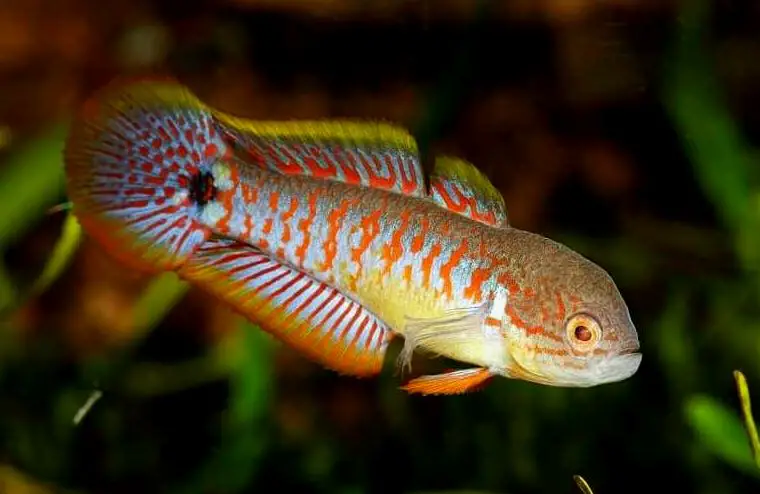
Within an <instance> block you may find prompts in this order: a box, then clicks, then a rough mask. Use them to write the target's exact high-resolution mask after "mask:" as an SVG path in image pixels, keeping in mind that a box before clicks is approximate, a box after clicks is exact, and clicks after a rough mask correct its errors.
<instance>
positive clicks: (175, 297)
mask: <svg viewBox="0 0 760 494" xmlns="http://www.w3.org/2000/svg"><path fill="white" fill-rule="evenodd" d="M188 289H189V285H188V284H187V283H186V282H185V281H182V280H181V279H180V278H179V276H177V274H176V273H174V272H167V273H162V274H160V275H158V276H157V277H156V278H155V279H154V280H153V281H151V283H150V285H148V287H147V288H146V289H145V291H143V294H142V296H141V297H140V299H139V300H138V301H137V306H136V307H135V319H136V320H135V329H136V332H137V333H139V334H144V333H147V332H148V331H150V330H151V329H152V328H153V327H154V326H155V325H156V324H158V323H159V322H160V321H161V320H162V319H163V318H164V316H166V314H167V313H168V312H169V311H170V310H171V309H172V307H174V305H175V304H176V303H177V302H179V301H180V300H181V299H182V297H184V296H185V294H186V293H187V290H188Z"/></svg>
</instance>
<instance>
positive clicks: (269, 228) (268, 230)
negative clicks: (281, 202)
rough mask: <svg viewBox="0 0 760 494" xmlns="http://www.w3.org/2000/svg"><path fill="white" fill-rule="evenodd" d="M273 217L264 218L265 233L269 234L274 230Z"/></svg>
mask: <svg viewBox="0 0 760 494" xmlns="http://www.w3.org/2000/svg"><path fill="white" fill-rule="evenodd" d="M272 223H273V221H272V218H267V219H265V220H264V227H263V228H262V229H261V230H262V231H263V232H264V234H265V235H269V234H270V233H271V232H272Z"/></svg>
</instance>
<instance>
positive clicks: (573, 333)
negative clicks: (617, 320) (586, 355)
mask: <svg viewBox="0 0 760 494" xmlns="http://www.w3.org/2000/svg"><path fill="white" fill-rule="evenodd" d="M566 330H567V336H568V340H569V341H570V344H571V345H572V346H573V347H574V348H575V349H577V350H579V351H588V350H591V349H592V348H594V347H595V346H596V345H597V344H598V343H599V341H601V339H602V326H601V325H600V324H599V322H598V321H597V320H596V319H595V318H594V317H593V316H591V315H589V314H586V313H581V314H575V315H574V316H572V317H571V318H570V319H569V320H568V321H567V325H566Z"/></svg>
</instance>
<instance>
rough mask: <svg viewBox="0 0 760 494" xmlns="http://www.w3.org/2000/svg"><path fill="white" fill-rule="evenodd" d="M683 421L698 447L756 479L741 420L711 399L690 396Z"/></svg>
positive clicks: (757, 471) (758, 474)
mask: <svg viewBox="0 0 760 494" xmlns="http://www.w3.org/2000/svg"><path fill="white" fill-rule="evenodd" d="M685 412H686V418H687V420H688V421H689V424H690V425H691V427H692V429H693V430H694V432H695V433H696V434H697V436H698V437H699V440H700V441H701V442H702V444H703V445H704V446H705V447H706V448H707V449H708V450H709V451H710V452H711V453H712V454H714V455H715V456H717V457H719V458H720V459H722V460H723V461H725V462H726V463H728V464H729V465H731V466H733V467H734V468H736V469H738V470H741V471H742V472H745V473H748V474H750V475H755V476H757V477H758V478H760V470H758V469H757V468H756V467H755V462H754V460H753V459H752V451H751V450H750V447H749V445H748V443H747V436H746V434H745V432H744V427H743V425H742V422H741V420H740V419H739V417H737V416H736V415H735V414H734V413H733V412H732V411H731V410H730V409H729V408H728V407H726V406H725V405H723V404H721V403H720V402H718V401H717V400H715V399H714V398H711V397H709V396H705V395H694V396H692V397H691V398H690V399H689V400H688V401H687V403H686V410H685Z"/></svg>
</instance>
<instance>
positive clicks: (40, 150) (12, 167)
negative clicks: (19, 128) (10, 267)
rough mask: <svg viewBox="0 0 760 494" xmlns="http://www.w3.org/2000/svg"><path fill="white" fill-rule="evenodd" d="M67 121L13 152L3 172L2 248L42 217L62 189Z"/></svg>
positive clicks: (0, 189)
mask: <svg viewBox="0 0 760 494" xmlns="http://www.w3.org/2000/svg"><path fill="white" fill-rule="evenodd" d="M67 133H68V125H67V124H58V125H55V126H53V127H52V128H50V129H48V130H47V131H46V132H45V133H43V134H42V135H40V136H39V137H37V138H34V139H32V140H30V141H29V142H28V143H27V144H25V145H23V146H21V147H20V148H19V149H18V151H16V152H15V153H13V154H12V155H11V156H10V158H9V159H8V162H7V163H6V164H5V166H3V167H2V172H1V173H0V197H2V198H3V214H2V215H0V249H5V248H6V247H7V246H8V245H10V244H11V243H12V242H13V241H15V240H16V239H17V238H18V237H19V236H20V235H21V234H23V233H24V231H25V230H26V229H27V228H29V227H31V226H32V225H33V224H34V221H35V220H37V219H39V218H41V217H42V216H43V215H44V214H45V211H46V210H47V209H48V208H49V207H50V204H51V203H52V202H53V201H55V200H56V199H57V197H59V196H60V194H62V193H63V190H64V182H65V177H64V173H63V146H64V142H65V138H66V135H67Z"/></svg>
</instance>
